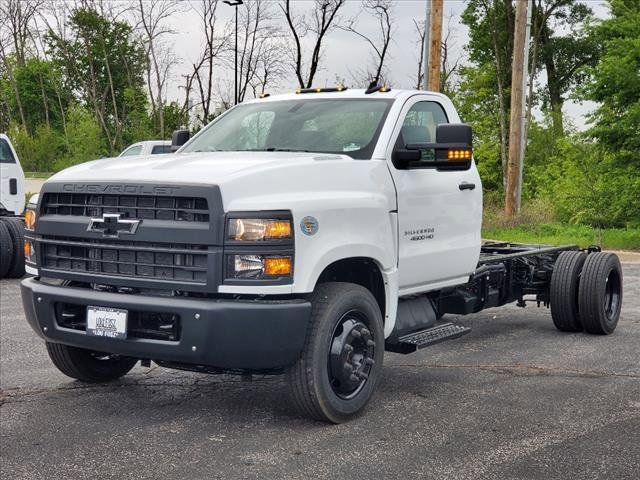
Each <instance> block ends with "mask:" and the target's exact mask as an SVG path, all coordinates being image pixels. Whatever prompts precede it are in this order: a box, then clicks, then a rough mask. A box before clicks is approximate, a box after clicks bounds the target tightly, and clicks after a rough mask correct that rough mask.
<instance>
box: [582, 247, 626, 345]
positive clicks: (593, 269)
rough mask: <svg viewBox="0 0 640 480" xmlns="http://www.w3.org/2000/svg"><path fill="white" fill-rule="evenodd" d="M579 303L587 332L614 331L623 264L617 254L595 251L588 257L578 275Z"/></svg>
mask: <svg viewBox="0 0 640 480" xmlns="http://www.w3.org/2000/svg"><path fill="white" fill-rule="evenodd" d="M578 306H579V309H580V320H581V321H582V325H583V326H584V329H585V330H586V331H587V332H589V333H594V334H598V335H609V334H610V333H613V331H614V330H615V329H616V326H617V325H618V319H619V318H620V309H621V308H622V267H621V266H620V260H619V259H618V256H617V255H615V254H613V253H606V252H598V253H592V254H591V255H589V256H588V257H587V260H586V261H585V262H584V267H583V268H582V275H581V278H580V288H579V291H578Z"/></svg>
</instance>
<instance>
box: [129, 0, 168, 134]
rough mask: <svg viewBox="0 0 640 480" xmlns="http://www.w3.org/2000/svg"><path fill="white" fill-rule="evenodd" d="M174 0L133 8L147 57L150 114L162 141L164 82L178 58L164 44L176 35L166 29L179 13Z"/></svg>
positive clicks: (149, 0) (148, 0)
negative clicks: (155, 122) (172, 18)
mask: <svg viewBox="0 0 640 480" xmlns="http://www.w3.org/2000/svg"><path fill="white" fill-rule="evenodd" d="M178 9H179V4H178V2H177V1H175V0H138V3H137V4H136V8H135V17H136V20H137V22H138V25H137V28H138V29H139V30H141V31H142V33H143V38H144V49H145V54H146V77H147V88H148V89H149V100H150V102H151V114H152V117H153V118H154V121H157V132H158V134H159V135H160V138H165V136H166V131H165V120H164V105H165V103H166V90H167V81H168V80H169V78H170V71H171V68H172V67H173V66H174V65H175V64H176V63H177V61H178V59H177V58H176V57H175V55H173V52H172V51H171V48H170V47H169V46H168V45H167V44H166V43H165V42H163V40H164V37H166V36H167V35H171V34H174V33H175V32H174V31H173V30H172V29H171V28H169V27H168V26H167V21H168V20H169V19H170V18H171V17H172V16H173V15H175V14H176V13H177V12H178Z"/></svg>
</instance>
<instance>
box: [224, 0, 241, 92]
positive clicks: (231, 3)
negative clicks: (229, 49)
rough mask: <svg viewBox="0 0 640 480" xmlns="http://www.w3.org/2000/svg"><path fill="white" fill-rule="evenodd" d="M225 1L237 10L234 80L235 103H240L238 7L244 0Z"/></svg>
mask: <svg viewBox="0 0 640 480" xmlns="http://www.w3.org/2000/svg"><path fill="white" fill-rule="evenodd" d="M222 1H223V2H224V3H226V4H227V5H229V6H230V7H234V8H235V10H236V46H235V55H236V61H235V70H234V80H233V90H234V95H233V104H234V105H237V104H238V7H239V6H240V5H242V4H243V0H222Z"/></svg>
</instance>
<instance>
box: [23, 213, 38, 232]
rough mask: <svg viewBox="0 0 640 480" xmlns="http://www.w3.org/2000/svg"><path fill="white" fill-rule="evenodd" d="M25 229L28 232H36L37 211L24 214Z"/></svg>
mask: <svg viewBox="0 0 640 480" xmlns="http://www.w3.org/2000/svg"><path fill="white" fill-rule="evenodd" d="M24 228H26V229H27V230H35V228H36V212H35V210H27V211H26V212H24Z"/></svg>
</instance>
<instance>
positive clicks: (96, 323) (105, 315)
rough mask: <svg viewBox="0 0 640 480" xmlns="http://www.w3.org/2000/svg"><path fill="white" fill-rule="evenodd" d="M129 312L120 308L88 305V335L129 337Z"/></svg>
mask: <svg viewBox="0 0 640 480" xmlns="http://www.w3.org/2000/svg"><path fill="white" fill-rule="evenodd" d="M127 313H128V312H127V311H126V310H120V309H119V308H107V307H87V335H96V336H98V337H108V338H127Z"/></svg>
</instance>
